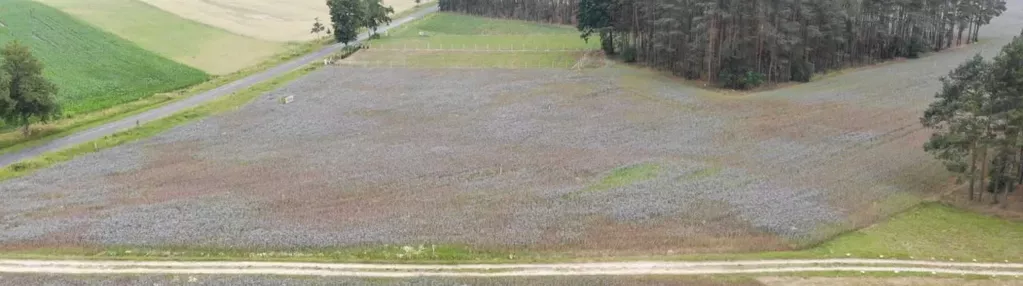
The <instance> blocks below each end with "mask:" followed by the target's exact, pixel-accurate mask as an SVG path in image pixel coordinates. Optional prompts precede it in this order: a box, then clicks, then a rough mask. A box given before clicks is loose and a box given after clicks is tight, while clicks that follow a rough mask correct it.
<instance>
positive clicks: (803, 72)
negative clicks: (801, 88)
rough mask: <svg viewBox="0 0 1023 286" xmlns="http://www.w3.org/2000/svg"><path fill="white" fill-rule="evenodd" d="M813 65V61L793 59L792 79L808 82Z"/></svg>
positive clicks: (811, 75)
mask: <svg viewBox="0 0 1023 286" xmlns="http://www.w3.org/2000/svg"><path fill="white" fill-rule="evenodd" d="M813 73H814V66H813V63H811V62H809V61H805V60H801V61H794V62H793V63H792V75H791V76H792V80H794V81H798V82H810V79H812V78H813Z"/></svg>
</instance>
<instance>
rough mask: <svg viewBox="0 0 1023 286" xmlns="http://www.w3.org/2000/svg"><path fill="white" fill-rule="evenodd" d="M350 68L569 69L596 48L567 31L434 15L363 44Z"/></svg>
mask: <svg viewBox="0 0 1023 286" xmlns="http://www.w3.org/2000/svg"><path fill="white" fill-rule="evenodd" d="M368 45H369V49H367V50H364V51H361V52H359V53H357V54H356V55H355V56H353V57H352V58H351V60H350V61H348V62H346V63H345V64H347V65H354V66H360V65H362V66H407V67H440V68H452V67H456V68H479V67H494V68H570V67H572V66H574V65H575V63H576V61H577V60H578V59H580V58H581V57H583V55H584V54H586V52H585V51H591V50H596V49H598V48H599V47H600V45H599V43H598V41H597V40H596V39H591V40H590V41H589V42H587V41H584V40H583V39H582V38H580V37H579V31H576V29H575V28H573V27H568V26H559V25H547V24H537V23H530V22H524V21H515V20H498V19H488V18H482V17H474V16H467V15H461V14H454V13H436V14H432V15H430V16H427V17H426V18H424V19H423V20H420V21H416V22H414V23H410V24H407V25H405V26H402V27H400V28H397V29H395V30H392V31H390V32H389V33H388V34H387V35H383V36H382V38H381V39H377V40H373V41H371V42H370V43H368Z"/></svg>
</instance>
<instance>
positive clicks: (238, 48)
mask: <svg viewBox="0 0 1023 286" xmlns="http://www.w3.org/2000/svg"><path fill="white" fill-rule="evenodd" d="M37 1H39V2H41V3H43V4H46V5H49V6H52V7H55V8H57V9H60V10H62V11H64V12H65V13H68V14H71V15H72V16H75V17H77V18H79V19H81V20H83V21H85V22H87V23H89V24H92V25H94V26H96V27H99V28H100V29H103V30H105V31H107V32H110V33H113V34H115V35H117V36H120V37H121V38H124V39H127V40H128V41H131V42H133V43H135V44H137V45H139V46H140V47H142V48H144V49H146V50H149V51H152V52H155V53H157V54H159V55H161V56H164V57H166V58H169V59H172V60H175V61H177V62H179V63H183V64H186V65H189V66H192V67H195V68H198V69H201V70H203V71H205V72H207V73H210V74H218V75H219V74H228V73H231V72H235V71H238V70H241V69H243V68H246V67H250V66H253V65H256V64H258V63H260V62H262V61H263V60H265V59H266V58H268V57H270V56H273V55H274V54H277V53H280V52H283V51H285V50H286V46H285V45H284V44H282V43H276V42H271V41H266V40H259V39H255V38H251V37H246V36H240V35H237V34H233V33H230V32H228V31H225V30H221V29H218V28H215V27H213V26H208V25H203V24H201V23H199V22H194V21H189V20H187V19H183V18H181V17H178V16H176V15H174V14H171V13H168V12H166V11H163V10H160V9H157V8H155V7H153V6H150V5H146V4H145V3H142V2H139V1H137V0H89V1H81V0H37ZM303 30H304V31H306V32H308V29H303Z"/></svg>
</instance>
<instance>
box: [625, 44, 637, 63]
mask: <svg viewBox="0 0 1023 286" xmlns="http://www.w3.org/2000/svg"><path fill="white" fill-rule="evenodd" d="M636 54H637V52H636V48H635V47H628V48H625V50H623V51H622V61H625V62H627V63H634V62H636Z"/></svg>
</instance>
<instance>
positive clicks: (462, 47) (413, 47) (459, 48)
mask: <svg viewBox="0 0 1023 286" xmlns="http://www.w3.org/2000/svg"><path fill="white" fill-rule="evenodd" d="M363 48H364V49H367V50H371V51H440V52H484V53H485V52H496V53H507V52H589V51H595V50H597V49H593V48H585V47H570V46H568V45H545V44H444V43H391V44H387V43H377V44H374V43H367V44H365V45H363Z"/></svg>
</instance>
